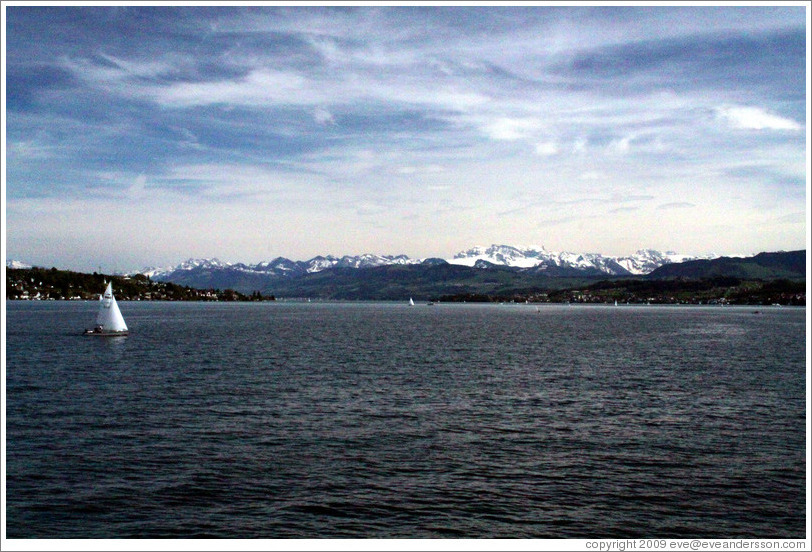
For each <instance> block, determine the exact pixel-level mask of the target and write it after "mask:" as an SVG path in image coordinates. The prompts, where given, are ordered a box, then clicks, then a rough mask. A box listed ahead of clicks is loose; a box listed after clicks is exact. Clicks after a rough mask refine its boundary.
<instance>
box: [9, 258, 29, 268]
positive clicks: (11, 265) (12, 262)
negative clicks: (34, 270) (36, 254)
mask: <svg viewBox="0 0 812 552" xmlns="http://www.w3.org/2000/svg"><path fill="white" fill-rule="evenodd" d="M6 268H31V265H30V264H25V263H24V262H22V261H15V260H12V259H7V260H6Z"/></svg>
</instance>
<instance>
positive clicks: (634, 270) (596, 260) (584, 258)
mask: <svg viewBox="0 0 812 552" xmlns="http://www.w3.org/2000/svg"><path fill="white" fill-rule="evenodd" d="M696 258H699V257H690V256H687V255H678V254H676V253H674V252H668V253H660V252H659V251H655V250H653V249H641V250H639V251H637V252H636V253H634V254H632V255H629V256H626V257H611V256H604V255H601V254H599V253H570V252H566V251H565V252H552V251H548V250H547V249H545V248H544V247H543V246H537V245H531V246H510V245H491V246H490V247H483V246H479V247H473V248H471V249H468V250H466V251H461V252H459V253H457V254H456V255H455V256H454V258H452V259H448V262H449V263H450V264H458V265H465V266H488V263H491V264H494V265H502V266H510V267H517V268H532V269H535V270H538V271H542V270H546V269H549V268H573V269H578V270H583V271H588V272H598V273H604V274H608V275H613V276H628V275H640V274H648V273H649V272H651V271H653V270H655V269H656V268H659V267H661V266H662V265H664V264H668V263H675V262H682V261H687V260H693V259H696ZM702 258H713V257H712V256H711V257H702ZM483 261H484V263H483Z"/></svg>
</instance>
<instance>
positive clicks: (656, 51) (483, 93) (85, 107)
mask: <svg viewBox="0 0 812 552" xmlns="http://www.w3.org/2000/svg"><path fill="white" fill-rule="evenodd" d="M3 8H4V10H5V12H4V17H5V19H4V26H5V32H4V33H3V35H4V36H3V38H4V40H5V44H4V55H5V63H4V64H3V67H4V73H5V74H4V77H5V82H6V88H5V96H4V103H5V105H4V107H5V115H6V117H5V118H4V119H5V121H6V127H5V135H4V139H5V144H4V145H5V147H4V156H5V163H4V167H5V171H4V191H5V196H6V197H5V201H4V223H5V230H6V232H5V233H4V235H5V238H4V239H5V240H6V241H5V256H6V258H7V259H17V260H20V261H23V262H26V263H28V264H34V265H37V266H46V267H50V266H56V267H59V268H64V269H72V270H83V271H92V270H97V269H99V268H101V269H102V270H104V271H108V272H112V271H127V270H137V269H140V268H143V267H146V266H165V265H173V264H177V263H179V262H181V261H183V260H185V259H187V258H190V257H217V258H219V259H220V260H223V261H231V262H245V263H257V262H261V261H267V260H271V259H273V258H275V257H277V256H283V257H287V258H290V259H293V260H307V259H309V258H312V257H313V256H316V255H327V254H332V255H337V256H341V255H357V254H362V253H376V254H390V255H397V254H406V255H408V256H410V257H417V258H425V257H444V258H450V257H452V256H453V255H454V254H455V253H457V252H458V251H461V250H464V249H468V248H470V247H473V246H475V245H489V244H509V245H525V244H527V245H530V244H533V245H539V246H544V247H546V248H547V249H548V250H550V251H573V252H583V253H602V254H605V255H627V254H631V253H633V252H635V251H636V250H638V249H643V248H652V249H658V250H661V251H675V252H678V253H682V254H691V255H704V254H717V255H735V254H745V255H749V254H755V253H758V252H760V251H778V250H794V249H803V248H805V247H806V246H807V235H808V231H809V228H808V226H807V225H808V220H809V214H808V212H807V211H806V209H807V205H808V198H807V194H808V193H809V189H808V179H809V175H808V174H807V163H808V159H809V158H808V155H809V153H808V150H807V144H808V139H809V127H808V113H807V109H806V105H807V103H808V98H807V93H808V76H807V71H808V67H809V62H808V40H809V29H808V17H809V13H808V11H807V10H808V4H807V3H798V4H794V5H785V6H780V7H773V6H767V7H759V6H744V5H743V6H730V5H725V6H713V5H707V4H703V5H702V6H701V7H692V6H678V5H659V4H654V5H644V4H630V5H627V6H594V7H592V6H589V5H586V4H583V5H581V4H574V5H567V6H553V5H549V4H540V5H534V6H533V5H529V6H528V5H513V6H506V5H504V4H501V3H500V4H499V5H492V6H488V5H482V4H474V5H469V6H462V5H436V6H423V7H417V6H374V5H366V6H362V7H344V6H340V5H329V4H327V5H324V6H293V7H284V6H278V5H273V4H263V5H249V6H243V7H229V6H223V7H217V6H213V7H200V6H198V7H195V6H190V5H186V6H184V5H182V4H181V5H177V6H172V5H165V6H161V5H159V6H127V5H118V6H93V7H71V6H55V7H44V6H37V5H35V4H28V5H26V4H22V5H10V4H8V3H6V4H4V6H3Z"/></svg>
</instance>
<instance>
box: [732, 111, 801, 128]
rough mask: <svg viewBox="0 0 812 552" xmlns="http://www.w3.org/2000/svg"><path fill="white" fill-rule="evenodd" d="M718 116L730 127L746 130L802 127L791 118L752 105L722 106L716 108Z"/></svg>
mask: <svg viewBox="0 0 812 552" xmlns="http://www.w3.org/2000/svg"><path fill="white" fill-rule="evenodd" d="M716 116H717V117H718V118H720V119H722V120H723V121H724V122H726V123H727V124H728V125H729V126H730V127H732V128H737V129H745V130H800V129H801V128H802V127H801V125H800V124H798V123H796V122H795V121H793V120H791V119H787V118H785V117H781V116H780V115H775V114H773V113H770V112H768V111H767V110H765V109H761V108H758V107H750V106H722V107H717V108H716Z"/></svg>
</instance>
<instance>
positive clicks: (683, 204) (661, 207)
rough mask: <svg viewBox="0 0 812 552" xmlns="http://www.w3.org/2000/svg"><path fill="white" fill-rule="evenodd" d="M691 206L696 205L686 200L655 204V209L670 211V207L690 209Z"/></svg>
mask: <svg viewBox="0 0 812 552" xmlns="http://www.w3.org/2000/svg"><path fill="white" fill-rule="evenodd" d="M693 207H696V205H695V204H693V203H690V202H688V201H676V202H673V203H662V204H660V205H657V209H659V210H661V211H670V210H672V209H691V208H693Z"/></svg>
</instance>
